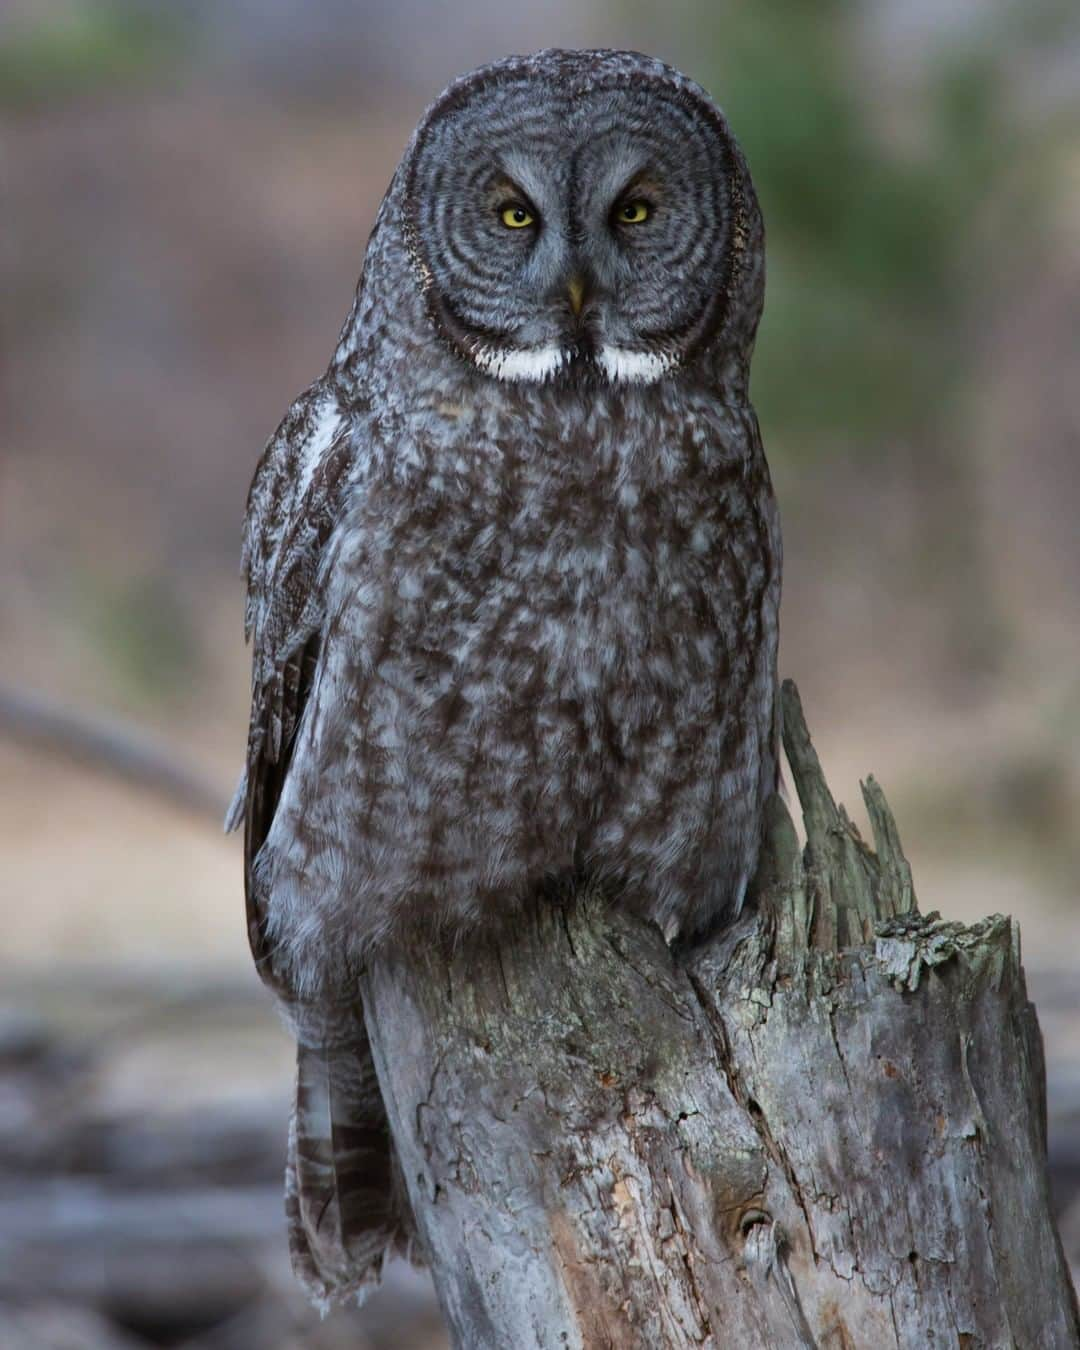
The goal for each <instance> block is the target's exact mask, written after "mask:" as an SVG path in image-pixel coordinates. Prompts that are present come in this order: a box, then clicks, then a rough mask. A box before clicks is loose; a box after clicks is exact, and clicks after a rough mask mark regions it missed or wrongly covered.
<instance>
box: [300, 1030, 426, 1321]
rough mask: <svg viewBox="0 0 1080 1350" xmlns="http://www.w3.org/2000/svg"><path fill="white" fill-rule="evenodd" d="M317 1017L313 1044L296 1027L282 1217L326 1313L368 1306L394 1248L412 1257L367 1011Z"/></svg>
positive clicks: (306, 1280) (309, 1288)
mask: <svg viewBox="0 0 1080 1350" xmlns="http://www.w3.org/2000/svg"><path fill="white" fill-rule="evenodd" d="M350 1013H352V1010H350ZM297 1020H298V1021H299V1020H300V1019H297ZM304 1020H305V1021H307V1020H308V1019H304ZM319 1021H320V1022H321V1023H322V1026H321V1028H320V1029H321V1031H322V1032H323V1033H324V1035H323V1036H322V1037H321V1038H317V1039H315V1040H314V1041H312V1040H311V1039H309V1034H310V1032H311V1031H312V1030H313V1028H312V1027H311V1026H310V1025H309V1026H307V1027H304V1026H297V1031H298V1034H299V1035H300V1036H301V1039H300V1043H299V1045H298V1046H297V1058H296V1100H295V1103H294V1106H293V1113H292V1120H291V1122H290V1125H289V1157H288V1163H287V1165H286V1170H285V1213H286V1217H287V1219H288V1224H289V1252H290V1255H291V1257H292V1266H293V1271H294V1273H295V1275H296V1277H297V1279H298V1280H299V1281H300V1283H301V1284H302V1285H303V1287H304V1289H305V1291H306V1293H307V1295H308V1297H309V1298H310V1299H311V1301H312V1302H313V1303H314V1304H315V1305H316V1307H318V1308H320V1309H321V1310H322V1311H325V1310H326V1309H327V1308H329V1307H330V1305H331V1304H333V1303H337V1302H340V1301H342V1300H344V1299H346V1298H349V1297H355V1298H356V1300H357V1301H358V1302H363V1300H364V1299H365V1298H366V1296H367V1294H368V1293H369V1292H370V1291H371V1289H372V1288H373V1287H374V1286H375V1285H376V1284H377V1283H378V1281H379V1277H380V1275H381V1273H382V1268H383V1264H384V1262H385V1261H386V1259H387V1257H388V1256H389V1255H390V1253H391V1252H392V1251H395V1250H397V1251H400V1252H401V1253H402V1254H404V1255H408V1256H410V1257H412V1256H413V1253H412V1252H411V1251H410V1243H409V1230H410V1228H411V1222H410V1220H409V1215H408V1203H407V1201H406V1200H405V1198H404V1194H403V1189H402V1187H401V1185H400V1181H399V1178H397V1177H396V1175H395V1172H396V1164H395V1160H394V1153H393V1145H392V1142H391V1138H390V1130H389V1126H388V1124H387V1119H386V1111H385V1109H384V1107H383V1103H382V1098H381V1096H380V1095H379V1085H378V1081H377V1080H376V1077H375V1065H374V1063H373V1062H372V1058H371V1046H370V1043H369V1042H368V1038H367V1032H366V1030H365V1027H364V1021H363V1015H362V1013H361V1011H360V1009H359V1008H357V1009H356V1010H355V1013H353V1014H352V1015H350V1016H348V1017H347V1018H345V1017H335V1018H333V1019H329V1018H327V1019H323V1018H320V1019H319ZM331 1021H332V1025H330V1023H331ZM305 1033H308V1034H305ZM414 1259H415V1257H414Z"/></svg>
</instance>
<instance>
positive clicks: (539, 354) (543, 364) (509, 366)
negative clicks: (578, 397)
mask: <svg viewBox="0 0 1080 1350" xmlns="http://www.w3.org/2000/svg"><path fill="white" fill-rule="evenodd" d="M472 357H473V360H474V361H475V362H476V364H477V365H478V366H479V367H480V369H481V370H486V371H487V373H488V374H489V375H494V376H495V378H496V379H497V380H535V381H536V382H537V383H539V384H542V383H543V382H544V381H545V380H550V379H551V377H552V376H553V375H555V374H557V373H558V372H559V371H560V370H561V369H562V368H563V366H564V365H566V363H567V361H568V360H569V359H570V353H569V352H568V351H567V350H566V348H565V347H560V346H558V345H557V344H556V343H554V342H550V343H548V344H547V345H546V346H543V347H520V348H512V347H511V348H503V349H501V350H500V348H498V347H478V348H477V349H476V350H475V351H474V352H473V354H472Z"/></svg>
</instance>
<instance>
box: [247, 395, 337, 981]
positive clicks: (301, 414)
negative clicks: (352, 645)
mask: <svg viewBox="0 0 1080 1350" xmlns="http://www.w3.org/2000/svg"><path fill="white" fill-rule="evenodd" d="M350 432H351V427H350V425H349V419H348V417H347V416H345V415H344V413H343V410H342V409H341V407H340V405H339V403H338V400H337V396H336V393H335V391H334V389H333V388H332V386H329V385H328V384H327V383H326V382H325V381H319V382H318V383H316V384H314V385H312V387H311V388H310V389H309V390H308V391H307V392H306V393H305V394H303V395H302V396H301V397H300V398H299V399H297V401H296V402H295V403H294V404H293V406H292V407H291V408H290V409H289V411H288V413H287V414H286V416H285V419H284V421H283V422H282V424H281V426H280V427H279V428H278V430H277V432H276V433H275V435H274V436H273V437H272V438H271V440H270V442H269V443H268V445H267V447H266V450H265V451H264V452H263V456H262V459H261V460H260V461H259V465H258V468H257V469H256V470H255V477H254V478H253V479H252V483H251V490H250V492H249V493H248V505H247V515H246V518H245V521H244V549H243V566H244V570H245V572H246V574H247V583H248V589H247V606H246V610H245V615H244V635H245V637H246V638H247V640H248V641H249V642H250V643H251V648H252V656H251V721H250V724H249V728H248V744H247V760H246V764H245V768H244V773H243V776H242V777H241V780H240V784H239V786H238V788H237V790H236V795H235V797H234V798H233V801H232V805H231V806H230V808H229V812H228V815H227V817H226V820H225V828H226V829H228V830H232V829H235V828H237V826H239V825H240V824H241V823H242V824H243V826H244V890H245V895H246V900H247V921H248V939H249V941H250V943H251V952H252V955H253V956H254V958H255V963H256V965H257V966H258V968H259V973H260V975H261V976H262V977H263V979H264V980H265V981H266V982H267V983H268V984H270V985H272V986H275V987H276V978H275V975H274V971H273V967H272V962H271V961H270V959H269V951H268V948H267V943H266V934H265V928H264V919H265V916H264V915H263V914H261V913H260V911H259V902H258V894H257V890H256V887H255V885H254V877H253V866H254V862H255V859H256V857H257V856H258V852H259V849H260V848H261V847H262V845H263V843H264V841H265V839H266V836H267V833H268V832H269V829H270V825H271V822H272V821H273V818H274V812H275V810H276V809H277V804H278V800H279V798H280V796H281V789H282V786H283V784H284V782H285V777H286V775H287V773H288V771H289V760H290V757H291V754H292V747H293V740H294V737H295V734H296V728H297V726H298V724H299V721H300V717H301V715H302V713H303V710H304V705H305V703H306V702H307V698H308V695H309V693H310V691H311V685H312V680H313V678H314V675H315V671H316V669H317V665H318V660H319V649H320V644H321V631H322V623H323V618H324V614H323V606H322V596H321V592H320V587H319V568H320V562H321V560H322V555H323V551H324V549H325V547H326V544H327V542H328V540H329V538H330V535H331V533H332V532H333V529H334V526H335V524H336V523H337V521H338V520H339V518H340V516H341V514H342V511H343V510H344V507H345V501H346V498H347V496H348V491H349V487H350V484H351V482H352V471H353V468H354V461H355V446H354V440H353V437H352V435H351V434H350Z"/></svg>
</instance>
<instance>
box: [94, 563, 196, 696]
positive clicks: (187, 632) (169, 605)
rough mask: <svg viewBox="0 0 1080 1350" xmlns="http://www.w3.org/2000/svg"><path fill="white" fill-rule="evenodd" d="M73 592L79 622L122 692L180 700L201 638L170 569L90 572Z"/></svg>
mask: <svg viewBox="0 0 1080 1350" xmlns="http://www.w3.org/2000/svg"><path fill="white" fill-rule="evenodd" d="M71 598H72V603H73V606H74V610H73V618H74V619H75V621H76V623H77V626H78V627H79V629H81V630H82V632H83V633H84V635H85V636H86V638H87V640H88V642H89V644H90V646H91V647H92V648H93V649H94V650H95V651H96V653H97V655H98V656H99V657H100V658H101V659H102V660H103V662H104V664H105V667H106V668H107V669H108V671H109V673H110V675H111V677H112V679H113V681H114V682H115V685H116V688H117V689H118V690H119V691H121V692H122V693H123V694H124V696H125V697H126V698H128V699H134V700H136V701H138V702H141V703H145V704H146V705H148V706H151V705H154V704H157V703H162V702H166V703H168V702H174V701H179V700H182V698H183V696H184V694H185V693H186V691H187V690H188V689H189V688H190V687H191V684H192V682H193V681H194V680H195V678H196V676H197V670H198V659H199V643H198V640H197V636H196V634H195V632H194V631H193V629H192V626H191V619H190V616H189V614H188V612H187V609H186V607H185V605H184V603H183V600H182V598H181V596H180V594H179V592H178V590H177V587H176V583H175V580H174V578H173V577H172V576H171V574H169V573H168V572H165V571H156V570H155V571H153V572H150V573H147V574H144V575H141V576H134V577H129V578H125V579H123V580H113V579H109V578H107V577H105V576H102V575H93V574H91V575H87V576H84V577H83V578H82V581H81V583H80V584H79V585H78V586H77V588H76V590H75V592H74V593H73V595H72V597H71Z"/></svg>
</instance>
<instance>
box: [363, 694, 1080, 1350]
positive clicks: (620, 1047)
mask: <svg viewBox="0 0 1080 1350" xmlns="http://www.w3.org/2000/svg"><path fill="white" fill-rule="evenodd" d="M784 719H785V746H786V749H787V754H788V759H789V762H790V764H791V768H792V773H793V776H794V779H795V786H796V788H797V790H798V794H799V799H800V802H801V804H802V810H803V817H804V820H805V823H806V831H807V844H806V847H805V849H804V850H803V851H802V853H801V854H800V850H799V847H798V842H797V839H796V835H795V830H794V827H793V825H792V823H791V819H790V817H789V815H788V812H787V810H786V808H785V806H784V805H783V803H782V802H781V801H780V800H779V798H776V799H774V801H773V803H772V804H771V809H770V814H769V826H768V834H767V839H766V845H765V850H764V856H763V861H762V866H761V869H760V873H759V877H758V881H757V885H756V895H755V901H754V903H753V905H752V906H750V907H749V908H748V910H747V911H746V912H745V913H744V915H743V917H742V918H741V919H740V920H739V921H738V922H737V923H736V924H735V925H734V926H733V927H731V928H729V929H728V930H727V931H724V932H721V933H720V934H718V935H717V936H716V937H715V938H714V939H713V940H712V941H710V942H708V943H707V944H705V945H704V946H703V947H702V948H700V949H698V950H696V951H694V952H691V953H687V954H685V955H683V956H682V957H677V956H674V955H673V954H672V953H671V952H670V951H669V950H668V948H667V947H666V945H665V943H664V941H663V939H662V938H661V936H660V934H659V932H658V931H657V930H656V929H655V928H652V927H650V926H648V925H646V924H644V923H641V922H639V921H637V920H635V919H633V918H631V917H629V916H627V915H625V914H621V913H619V912H618V911H613V910H610V909H607V908H605V907H603V906H602V905H600V904H599V903H597V902H592V903H590V902H589V901H588V900H587V899H586V900H584V901H582V902H581V903H580V904H578V905H577V906H575V907H574V908H571V909H565V910H564V909H556V908H552V909H551V910H548V911H545V912H541V913H538V914H536V915H535V916H534V917H533V918H532V919H530V920H529V921H528V922H526V923H522V925H521V926H520V931H518V932H516V933H514V934H513V935H512V937H509V938H504V939H503V940H502V941H500V942H499V943H498V945H495V944H491V945H487V946H476V947H471V946H470V947H462V948H460V949H459V950H458V951H457V952H455V953H453V954H447V955H440V954H437V953H433V952H431V951H427V952H424V953H422V954H418V955H417V956H416V957H415V958H410V959H409V960H408V961H406V960H404V959H402V958H401V957H400V956H398V957H395V958H393V959H388V960H387V961H385V962H383V963H380V964H378V965H376V966H375V967H373V968H372V969H371V970H370V971H369V972H368V974H367V976H366V977H365V989H364V996H365V1001H366V1004H367V1008H368V1024H369V1028H370V1032H371V1037H372V1042H373V1045H374V1049H375V1057H376V1064H377V1067H378V1073H379V1080H380V1083H381V1086H382V1090H383V1093H384V1096H385V1099H386V1103H387V1107H388V1110H389V1115H390V1122H391V1128H392V1130H393V1135H394V1141H395V1144H396V1147H397V1150H398V1154H399V1157H400V1161H401V1168H402V1173H403V1177H404V1180H405V1183H406V1185H407V1187H408V1192H409V1196H410V1199H411V1203H412V1208H413V1211H414V1214H415V1216H416V1220H417V1226H418V1229H419V1235H420V1242H421V1244H422V1247H423V1249H424V1251H425V1252H426V1255H427V1257H428V1259H429V1261H430V1263H431V1267H432V1270H433V1273H434V1277H435V1283H436V1287H437V1289H438V1292H439V1297H440V1300H441V1302H442V1305H443V1309H444V1312H445V1314H446V1317H447V1320H448V1322H449V1324H450V1327H451V1329H452V1334H453V1336H454V1339H455V1344H457V1345H458V1346H461V1347H465V1348H466V1350H487V1348H488V1347H492V1348H494V1347H499V1348H500V1350H501V1348H502V1347H506V1348H507V1350H510V1348H511V1347H513V1350H528V1348H529V1347H544V1350H547V1347H631V1346H633V1347H679V1348H680V1350H681V1347H690V1346H693V1347H702V1346H708V1347H728V1348H737V1350H742V1348H743V1347H806V1346H817V1347H823V1348H824V1347H844V1348H845V1350H854V1348H855V1347H867V1350H887V1347H894V1346H895V1347H905V1348H906V1347H930V1346H933V1347H968V1348H969V1350H975V1347H981V1348H985V1350H990V1347H993V1348H994V1350H996V1348H997V1347H1006V1346H1010V1347H1011V1346H1015V1347H1019V1350H1035V1347H1048V1348H1049V1347H1054V1350H1057V1348H1058V1347H1070V1346H1077V1345H1080V1336H1078V1319H1077V1309H1076V1302H1075V1297H1074V1295H1073V1292H1072V1289H1071V1285H1070V1282H1069V1276H1068V1274H1067V1272H1066V1267H1065V1262H1064V1259H1063V1257H1062V1253H1061V1248H1060V1244H1059V1241H1058V1238H1057V1235H1056V1233H1055V1231H1054V1226H1053V1221H1052V1219H1051V1216H1050V1208H1049V1202H1048V1195H1047V1184H1046V1154H1045V1089H1044V1079H1043V1063H1042V1047H1041V1039H1040V1034H1039V1029H1038V1024H1037V1021H1036V1017H1035V1010H1034V1008H1033V1007H1032V1005H1031V1004H1030V1003H1029V1002H1028V1000H1027V996H1026V993H1025V987H1024V974H1023V969H1022V967H1021V965H1020V950H1019V935H1018V932H1017V929H1016V926H1015V924H1013V923H1012V922H1011V921H1010V920H1008V919H1005V918H1000V917H994V918H990V919H987V920H985V921H983V922H982V923H980V924H976V925H973V926H970V927H965V926H963V925H961V924H956V923H948V922H945V921H942V920H941V919H939V918H938V916H937V915H936V914H928V915H926V916H921V915H920V914H919V913H918V911H917V909H916V905H915V897H914V893H913V890H912V885H911V877H910V872H909V869H908V866H907V863H906V862H905V860H904V856H903V853H902V852H901V849H900V844H899V840H898V837H897V833H896V827H895V825H894V823H893V819H892V816H891V814H890V812H889V809H888V806H887V805H886V803H885V799H884V796H883V795H882V793H881V791H880V789H879V788H878V787H877V785H876V784H875V783H874V782H873V780H870V782H868V783H867V785H866V786H864V788H863V794H864V797H865V799H866V804H867V808H868V811H869V813H870V819H871V821H872V824H873V831H874V842H875V846H876V850H877V852H876V854H875V853H874V852H872V851H871V850H870V849H869V848H868V847H867V846H866V845H865V844H864V843H863V841H862V840H861V839H860V837H859V834H858V832H857V830H856V829H855V827H854V826H853V825H852V824H851V822H850V821H849V820H848V818H847V816H846V815H845V814H844V811H843V808H838V807H837V806H836V805H835V803H834V801H833V799H832V797H831V795H830V793H829V791H828V788H827V787H826V785H825V781H824V778H823V776H822V773H821V769H820V766H819V764H818V760H817V756H816V755H815V753H814V750H813V748H812V746H811V744H810V738H809V736H808V734H807V731H806V726H805V723H804V722H803V719H802V711H801V708H800V705H799V701H798V695H797V693H796V691H795V689H794V686H793V685H790V684H789V685H787V686H785V690H784Z"/></svg>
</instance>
